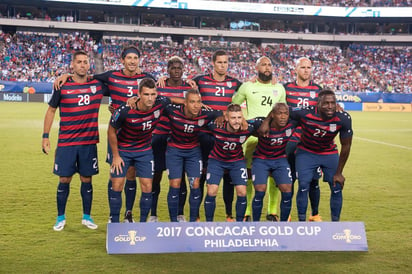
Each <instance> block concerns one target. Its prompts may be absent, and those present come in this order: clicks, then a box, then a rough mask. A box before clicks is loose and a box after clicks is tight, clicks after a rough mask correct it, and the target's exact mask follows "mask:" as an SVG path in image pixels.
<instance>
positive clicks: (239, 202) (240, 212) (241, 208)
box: [236, 196, 247, 222]
mask: <svg viewBox="0 0 412 274" xmlns="http://www.w3.org/2000/svg"><path fill="white" fill-rule="evenodd" d="M246 200H247V199H246V196H243V197H241V196H237V199H236V221H237V222H243V218H244V216H245V211H246V206H247V202H246Z"/></svg>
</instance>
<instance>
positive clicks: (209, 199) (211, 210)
mask: <svg viewBox="0 0 412 274" xmlns="http://www.w3.org/2000/svg"><path fill="white" fill-rule="evenodd" d="M204 206H205V217H206V222H213V216H214V215H215V209H216V196H209V195H206V198H205V203H204Z"/></svg>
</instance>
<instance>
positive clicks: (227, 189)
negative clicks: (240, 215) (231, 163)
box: [223, 173, 235, 216]
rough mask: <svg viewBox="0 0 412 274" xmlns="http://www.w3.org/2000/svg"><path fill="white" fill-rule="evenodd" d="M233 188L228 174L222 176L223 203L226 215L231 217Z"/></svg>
mask: <svg viewBox="0 0 412 274" xmlns="http://www.w3.org/2000/svg"><path fill="white" fill-rule="evenodd" d="M234 192H235V187H234V186H233V185H232V178H230V174H228V173H225V174H224V175H223V201H224V202H225V210H226V215H229V216H232V214H233V213H232V204H233V195H234Z"/></svg>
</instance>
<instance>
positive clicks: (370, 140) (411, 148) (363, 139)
mask: <svg viewBox="0 0 412 274" xmlns="http://www.w3.org/2000/svg"><path fill="white" fill-rule="evenodd" d="M355 139H359V140H362V141H365V142H370V143H375V144H380V145H385V146H390V147H397V148H402V149H407V150H412V147H407V146H401V145H397V144H391V143H387V142H382V141H377V140H373V139H368V138H362V137H357V136H356V137H355Z"/></svg>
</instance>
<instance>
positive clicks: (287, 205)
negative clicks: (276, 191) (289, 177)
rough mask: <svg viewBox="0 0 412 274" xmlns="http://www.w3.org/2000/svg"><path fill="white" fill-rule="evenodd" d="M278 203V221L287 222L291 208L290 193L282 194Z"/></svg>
mask: <svg viewBox="0 0 412 274" xmlns="http://www.w3.org/2000/svg"><path fill="white" fill-rule="evenodd" d="M281 195H282V200H281V201H280V221H281V222H287V220H288V219H289V215H290V210H291V208H292V192H282V193H281Z"/></svg>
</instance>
